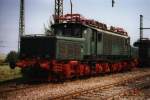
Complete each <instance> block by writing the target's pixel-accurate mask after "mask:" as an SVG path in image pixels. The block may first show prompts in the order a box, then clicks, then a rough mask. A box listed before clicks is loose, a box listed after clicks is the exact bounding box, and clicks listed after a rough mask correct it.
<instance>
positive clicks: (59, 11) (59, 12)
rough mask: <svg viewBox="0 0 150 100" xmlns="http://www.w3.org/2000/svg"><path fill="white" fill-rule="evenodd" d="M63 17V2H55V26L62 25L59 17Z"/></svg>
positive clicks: (57, 0)
mask: <svg viewBox="0 0 150 100" xmlns="http://www.w3.org/2000/svg"><path fill="white" fill-rule="evenodd" d="M60 16H63V0H55V15H54V21H55V24H58V23H60V20H59V17H60Z"/></svg>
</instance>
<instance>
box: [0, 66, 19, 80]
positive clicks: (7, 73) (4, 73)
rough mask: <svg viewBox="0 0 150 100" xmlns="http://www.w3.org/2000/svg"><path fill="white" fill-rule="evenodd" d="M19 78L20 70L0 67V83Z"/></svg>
mask: <svg viewBox="0 0 150 100" xmlns="http://www.w3.org/2000/svg"><path fill="white" fill-rule="evenodd" d="M19 77H21V69H20V68H15V69H11V68H10V67H9V65H0V83H1V82H4V81H8V80H12V79H16V78H19Z"/></svg>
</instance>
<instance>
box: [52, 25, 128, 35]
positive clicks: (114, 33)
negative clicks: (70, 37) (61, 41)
mask: <svg viewBox="0 0 150 100" xmlns="http://www.w3.org/2000/svg"><path fill="white" fill-rule="evenodd" d="M65 24H69V25H77V26H78V25H80V26H83V27H87V28H91V29H94V30H97V31H98V32H102V33H105V34H111V35H115V36H119V37H123V38H129V36H128V35H121V34H118V33H117V32H112V31H109V30H103V29H100V28H95V27H92V26H89V25H86V24H82V23H59V24H53V25H52V27H55V26H59V25H60V26H61V25H65Z"/></svg>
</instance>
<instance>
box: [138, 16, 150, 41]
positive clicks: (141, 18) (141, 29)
mask: <svg viewBox="0 0 150 100" xmlns="http://www.w3.org/2000/svg"><path fill="white" fill-rule="evenodd" d="M144 29H150V28H143V15H140V40H142V39H143V30H144Z"/></svg>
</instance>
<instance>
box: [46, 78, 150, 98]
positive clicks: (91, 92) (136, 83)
mask: <svg viewBox="0 0 150 100" xmlns="http://www.w3.org/2000/svg"><path fill="white" fill-rule="evenodd" d="M145 78H147V79H148V80H147V81H146V82H145V80H143V79H145ZM143 82H144V83H143ZM149 83H150V75H143V76H141V77H135V78H127V79H124V80H122V81H119V82H116V83H112V84H108V85H104V86H97V87H93V88H90V89H87V90H82V91H75V92H72V93H69V94H67V95H61V96H57V97H52V98H48V99H49V100H100V99H102V100H113V99H114V98H117V97H120V96H123V95H124V94H128V93H131V92H134V91H135V90H138V89H142V88H145V87H148V86H149V85H150V84H149ZM131 87H132V88H131Z"/></svg>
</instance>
